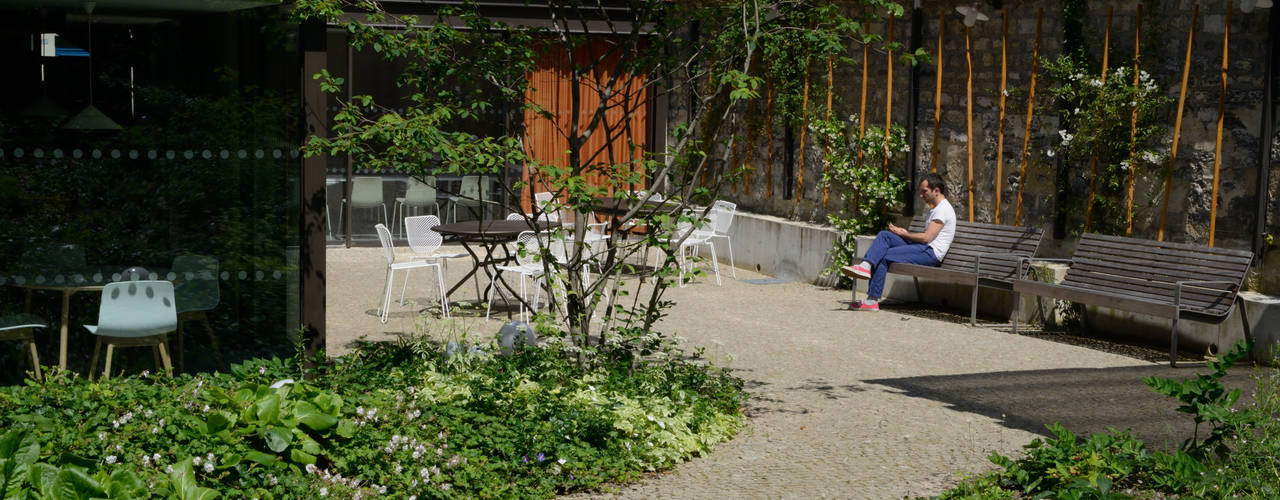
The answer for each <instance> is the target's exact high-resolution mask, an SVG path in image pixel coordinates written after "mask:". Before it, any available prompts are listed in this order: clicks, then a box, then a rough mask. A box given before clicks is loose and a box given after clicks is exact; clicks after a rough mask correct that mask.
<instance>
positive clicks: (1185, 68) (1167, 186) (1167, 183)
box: [1156, 4, 1200, 241]
mask: <svg viewBox="0 0 1280 500" xmlns="http://www.w3.org/2000/svg"><path fill="white" fill-rule="evenodd" d="M1199 17H1200V4H1193V5H1192V6H1191V28H1190V29H1188V30H1187V55H1186V56H1185V57H1184V58H1183V59H1182V87H1181V88H1180V89H1179V90H1178V117H1177V118H1176V119H1175V120H1174V121H1173V144H1172V145H1170V146H1169V170H1168V171H1167V172H1166V173H1165V178H1164V201H1162V202H1161V203H1160V229H1159V232H1157V233H1156V241H1164V225H1165V221H1166V220H1168V216H1169V192H1170V190H1172V189H1173V166H1174V165H1175V164H1177V162H1178V139H1179V138H1180V137H1181V135H1182V106H1183V104H1185V103H1186V102H1187V73H1188V72H1189V71H1190V69H1191V46H1192V45H1193V43H1194V42H1195V39H1196V19H1197V18H1199Z"/></svg>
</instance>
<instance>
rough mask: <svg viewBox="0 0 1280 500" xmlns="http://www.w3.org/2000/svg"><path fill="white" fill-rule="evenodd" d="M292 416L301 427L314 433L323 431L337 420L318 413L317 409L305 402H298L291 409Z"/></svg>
mask: <svg viewBox="0 0 1280 500" xmlns="http://www.w3.org/2000/svg"><path fill="white" fill-rule="evenodd" d="M293 414H294V416H296V417H297V418H298V421H299V422H301V423H302V424H303V425H305V426H307V427H310V428H311V430H314V431H323V430H325V429H328V428H330V427H333V426H334V425H336V424H337V423H338V418H337V417H334V416H333V415H326V414H324V413H321V412H320V409H319V408H316V406H315V405H312V404H311V403H308V402H306V401H299V402H298V404H297V405H295V406H294V407H293Z"/></svg>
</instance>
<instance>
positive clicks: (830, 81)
mask: <svg viewBox="0 0 1280 500" xmlns="http://www.w3.org/2000/svg"><path fill="white" fill-rule="evenodd" d="M835 86H836V73H835V56H834V55H828V56H827V121H831V98H832V97H833V95H834V94H835ZM822 152H823V155H822V177H823V180H826V177H827V171H828V170H830V169H831V162H829V161H827V157H828V156H829V155H830V154H831V150H830V148H828V147H826V146H824V147H823V151H822ZM830 187H831V186H830V185H829V184H825V183H824V184H823V185H822V208H826V207H827V197H828V195H829V194H830Z"/></svg>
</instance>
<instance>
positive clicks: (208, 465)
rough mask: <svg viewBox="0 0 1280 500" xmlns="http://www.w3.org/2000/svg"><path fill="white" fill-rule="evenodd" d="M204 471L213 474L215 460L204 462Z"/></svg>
mask: <svg viewBox="0 0 1280 500" xmlns="http://www.w3.org/2000/svg"><path fill="white" fill-rule="evenodd" d="M204 471H205V472H206V473H210V474H212V473H213V462H205V463H204Z"/></svg>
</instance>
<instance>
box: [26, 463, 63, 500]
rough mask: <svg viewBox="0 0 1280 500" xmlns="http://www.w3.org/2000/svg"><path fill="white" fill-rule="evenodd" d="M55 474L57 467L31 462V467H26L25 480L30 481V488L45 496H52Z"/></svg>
mask: <svg viewBox="0 0 1280 500" xmlns="http://www.w3.org/2000/svg"><path fill="white" fill-rule="evenodd" d="M57 476H58V468H57V467H54V466H52V465H49V464H46V463H35V464H31V468H29V469H27V482H29V483H31V490H32V491H37V492H40V495H41V496H43V497H45V498H49V497H51V496H52V490H53V478H55V477H57Z"/></svg>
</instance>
